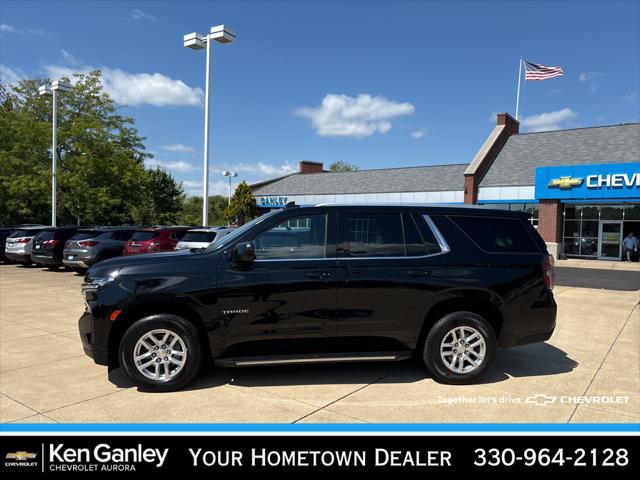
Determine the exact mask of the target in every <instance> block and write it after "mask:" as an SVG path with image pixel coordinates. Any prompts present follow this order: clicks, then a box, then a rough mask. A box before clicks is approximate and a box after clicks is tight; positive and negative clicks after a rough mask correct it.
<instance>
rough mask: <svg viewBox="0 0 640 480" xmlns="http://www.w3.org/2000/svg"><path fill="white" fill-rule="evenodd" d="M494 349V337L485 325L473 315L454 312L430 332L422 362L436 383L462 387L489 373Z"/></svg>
mask: <svg viewBox="0 0 640 480" xmlns="http://www.w3.org/2000/svg"><path fill="white" fill-rule="evenodd" d="M496 349H497V341H496V334H495V332H494V330H493V327H491V325H490V324H489V322H487V321H486V320H485V319H484V318H483V317H481V316H480V315H478V314H476V313H473V312H454V313H450V314H448V315H445V316H444V317H442V318H441V319H440V320H438V321H437V322H436V324H435V325H434V326H433V327H432V328H431V330H430V331H429V334H428V335H427V338H426V340H425V343H424V349H423V354H422V358H423V361H424V363H425V365H426V366H427V368H428V369H429V371H430V372H431V373H432V374H433V376H434V377H435V378H436V379H437V380H438V381H440V382H443V383H449V384H453V385H463V384H468V383H474V382H477V381H478V380H480V379H481V378H482V377H484V376H485V375H486V374H487V373H489V371H490V370H491V367H492V366H493V363H494V361H495V357H496Z"/></svg>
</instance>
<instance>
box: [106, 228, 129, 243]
mask: <svg viewBox="0 0 640 480" xmlns="http://www.w3.org/2000/svg"><path fill="white" fill-rule="evenodd" d="M132 234H133V232H132V231H131V230H116V231H115V232H113V233H112V234H111V239H112V240H120V241H126V240H129V239H130V238H131V235H132Z"/></svg>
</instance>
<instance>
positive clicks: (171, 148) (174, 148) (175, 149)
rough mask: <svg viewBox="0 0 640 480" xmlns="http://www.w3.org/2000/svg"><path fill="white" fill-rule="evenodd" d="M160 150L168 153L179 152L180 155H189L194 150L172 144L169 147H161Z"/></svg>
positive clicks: (178, 144)
mask: <svg viewBox="0 0 640 480" xmlns="http://www.w3.org/2000/svg"><path fill="white" fill-rule="evenodd" d="M160 148H162V149H163V150H168V151H170V152H181V153H190V152H193V151H194V150H195V148H193V147H188V146H186V145H183V144H181V143H172V144H171V145H163V146H162V147H160Z"/></svg>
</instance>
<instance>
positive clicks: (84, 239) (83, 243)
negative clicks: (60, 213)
mask: <svg viewBox="0 0 640 480" xmlns="http://www.w3.org/2000/svg"><path fill="white" fill-rule="evenodd" d="M135 230H136V228H135V227H99V228H91V229H85V230H79V231H78V233H76V234H75V235H74V236H73V237H71V238H70V239H69V240H67V242H66V243H65V246H64V252H63V257H62V262H63V263H64V264H65V265H66V266H67V267H69V268H71V269H72V270H74V271H76V272H82V271H84V270H86V269H87V268H89V267H90V266H91V265H93V264H95V263H97V262H99V261H101V260H105V259H107V258H113V257H119V256H120V255H122V250H123V248H124V244H125V243H126V241H127V240H129V239H130V238H131V235H133V232H135Z"/></svg>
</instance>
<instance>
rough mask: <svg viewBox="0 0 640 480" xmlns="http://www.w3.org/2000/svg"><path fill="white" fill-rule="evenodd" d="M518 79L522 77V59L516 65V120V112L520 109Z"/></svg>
mask: <svg viewBox="0 0 640 480" xmlns="http://www.w3.org/2000/svg"><path fill="white" fill-rule="evenodd" d="M520 77H522V57H520V63H519V64H518V93H516V120H520V119H519V118H518V111H519V108H520V83H521V82H520Z"/></svg>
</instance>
